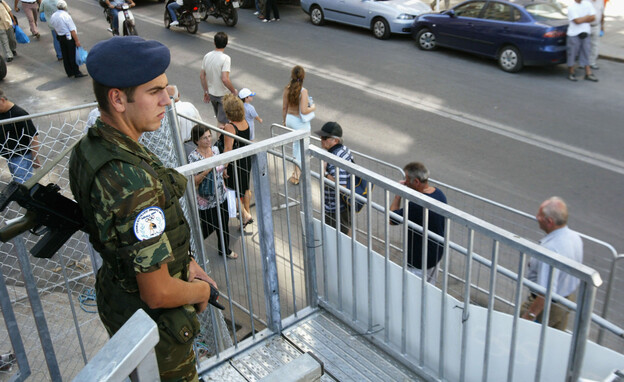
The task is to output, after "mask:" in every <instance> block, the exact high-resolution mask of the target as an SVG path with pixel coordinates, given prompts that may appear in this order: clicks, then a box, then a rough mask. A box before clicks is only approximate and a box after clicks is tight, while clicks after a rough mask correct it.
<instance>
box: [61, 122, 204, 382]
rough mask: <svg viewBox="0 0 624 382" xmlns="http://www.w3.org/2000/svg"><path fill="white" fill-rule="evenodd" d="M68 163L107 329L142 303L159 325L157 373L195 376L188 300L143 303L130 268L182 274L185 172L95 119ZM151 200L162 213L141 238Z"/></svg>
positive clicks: (194, 328)
mask: <svg viewBox="0 0 624 382" xmlns="http://www.w3.org/2000/svg"><path fill="white" fill-rule="evenodd" d="M69 170H70V186H71V190H72V193H73V194H74V197H75V198H76V201H77V202H78V204H79V205H80V208H81V210H82V213H83V216H84V217H85V221H86V224H87V229H88V232H89V237H90V241H91V243H92V244H93V247H94V248H95V249H96V250H97V251H99V252H100V253H101V254H102V258H103V261H104V264H103V266H102V267H101V268H100V270H99V272H98V274H97V281H96V291H97V304H98V311H99V315H100V318H101V320H102V323H103V324H104V326H105V327H106V330H107V331H108V333H109V335H111V336H112V335H113V334H114V333H115V332H117V331H118V330H119V328H120V327H121V326H122V325H123V324H124V323H125V322H126V321H127V320H128V319H129V318H130V316H131V315H132V314H133V313H134V312H136V310H138V309H139V308H140V309H143V310H145V311H146V312H147V313H148V314H149V315H150V316H151V317H152V318H153V319H154V321H156V323H157V324H158V328H159V335H160V341H159V342H158V345H156V356H157V359H158V367H159V370H160V376H161V378H162V380H171V381H196V380H197V371H196V369H195V353H194V351H193V348H192V345H193V338H194V337H195V335H196V334H197V333H198V332H199V322H198V321H197V315H196V313H195V309H194V308H193V306H191V305H185V306H182V307H179V308H174V309H150V308H149V307H148V306H147V304H145V303H144V302H143V301H142V300H141V298H140V296H139V288H138V284H137V280H136V274H137V273H143V272H152V271H155V270H157V269H159V268H160V266H161V264H165V263H166V264H167V267H168V270H169V274H170V275H171V277H175V278H179V279H182V280H185V281H187V280H188V266H189V262H190V256H189V238H190V231H189V227H188V223H187V222H186V219H185V218H184V214H183V212H182V209H181V207H180V203H179V201H178V199H179V198H180V197H181V196H182V195H183V194H184V189H185V187H186V184H187V180H186V178H185V177H184V176H182V175H181V174H180V173H178V172H177V171H175V170H173V169H169V168H165V167H164V166H163V165H162V163H161V162H160V160H159V159H158V158H157V157H156V156H155V155H154V154H152V153H151V152H150V151H149V150H147V149H146V148H145V147H143V146H142V145H141V144H139V143H137V142H135V141H134V140H132V139H131V138H130V137H128V136H126V135H125V134H122V133H121V132H119V131H117V130H116V129H115V128H113V127H112V126H110V125H107V124H105V123H104V122H102V121H101V120H100V119H98V120H97V122H96V124H95V126H94V127H93V128H91V129H89V132H88V133H87V135H86V136H85V137H84V138H83V139H82V140H81V141H80V143H79V144H78V145H77V146H76V148H75V149H74V151H73V152H72V156H71V159H70V165H69ZM154 207H157V208H159V209H160V210H161V211H162V213H164V221H162V220H160V221H158V220H154V221H155V222H156V223H154V224H151V223H150V225H148V226H145V225H143V226H142V227H148V228H149V230H155V232H154V236H153V237H148V238H144V237H142V239H143V240H140V239H139V237H141V235H140V234H139V233H137V226H138V224H139V223H140V222H139V219H140V217H141V216H144V215H143V212H144V211H146V209H147V210H150V211H152V210H155V211H157V210H156V209H155V208H154ZM157 214H158V212H157ZM141 221H143V220H141ZM138 222H139V223H138ZM159 225H160V226H159Z"/></svg>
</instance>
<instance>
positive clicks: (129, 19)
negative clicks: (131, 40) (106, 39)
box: [100, 0, 138, 36]
mask: <svg viewBox="0 0 624 382" xmlns="http://www.w3.org/2000/svg"><path fill="white" fill-rule="evenodd" d="M100 5H101V6H102V7H103V8H104V16H105V17H106V21H107V22H108V24H109V25H110V28H108V30H109V31H110V32H111V33H112V34H113V36H115V35H119V31H115V30H114V29H113V14H112V13H111V12H110V8H108V5H107V4H106V1H104V0H100ZM116 8H117V9H118V10H119V12H118V13H117V21H118V24H117V25H119V28H120V29H121V30H122V33H123V35H124V36H138V33H137V30H136V25H135V23H134V16H133V15H132V12H131V11H130V8H131V7H130V5H129V4H127V3H124V4H123V5H118V6H117V7H116Z"/></svg>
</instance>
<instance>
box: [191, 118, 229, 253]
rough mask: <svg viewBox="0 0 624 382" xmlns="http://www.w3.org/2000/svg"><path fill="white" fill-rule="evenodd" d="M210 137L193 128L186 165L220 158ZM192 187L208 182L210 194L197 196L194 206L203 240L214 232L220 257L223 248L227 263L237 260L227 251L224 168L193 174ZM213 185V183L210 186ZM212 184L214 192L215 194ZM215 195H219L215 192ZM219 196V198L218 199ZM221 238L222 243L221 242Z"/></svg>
mask: <svg viewBox="0 0 624 382" xmlns="http://www.w3.org/2000/svg"><path fill="white" fill-rule="evenodd" d="M211 138H212V136H211V133H210V130H209V129H208V128H207V127H205V126H201V125H195V126H193V128H192V129H191V139H192V140H193V142H194V143H195V144H196V145H197V148H196V149H195V150H193V152H191V153H190V154H189V156H188V161H189V163H192V162H197V161H199V160H202V159H206V158H210V157H212V156H213V155H217V154H219V149H218V148H217V146H213V145H212V139H211ZM194 181H195V187H200V185H201V184H202V182H208V184H209V190H208V191H209V192H208V194H204V195H203V196H200V195H199V191H198V194H197V206H198V208H199V220H200V225H201V230H202V234H203V235H204V239H206V238H207V237H208V236H210V234H211V233H213V232H214V231H215V230H217V233H218V235H217V237H218V239H219V248H218V250H219V256H223V248H225V250H226V253H227V257H228V258H229V259H236V258H238V254H236V252H232V250H231V249H230V229H229V227H228V220H229V219H230V217H229V214H228V204H227V193H226V190H225V185H224V182H223V166H218V167H216V168H210V169H207V170H205V171H202V172H200V173H199V174H196V175H195V177H194ZM211 181H212V182H211ZM215 184H216V188H217V190H215ZM217 191H218V192H217ZM217 196H218V198H217ZM219 214H221V224H222V227H223V229H222V230H221V231H220V232H219V231H218V230H219ZM221 234H223V241H222V240H221V236H222V235H221Z"/></svg>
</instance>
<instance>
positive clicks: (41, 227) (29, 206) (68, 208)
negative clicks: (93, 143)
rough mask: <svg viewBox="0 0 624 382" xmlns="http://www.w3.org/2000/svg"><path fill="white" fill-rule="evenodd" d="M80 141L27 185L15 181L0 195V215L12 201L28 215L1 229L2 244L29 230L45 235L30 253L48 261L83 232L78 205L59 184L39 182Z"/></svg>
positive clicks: (29, 180) (50, 163) (32, 178)
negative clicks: (67, 196) (78, 232)
mask: <svg viewBox="0 0 624 382" xmlns="http://www.w3.org/2000/svg"><path fill="white" fill-rule="evenodd" d="M77 142H78V141H76V142H75V143H74V144H72V145H70V146H69V147H67V148H66V149H65V150H64V151H63V152H62V153H61V154H60V155H59V156H58V157H57V158H55V159H54V160H53V161H51V162H49V163H47V164H46V165H45V167H44V168H42V169H41V170H40V171H37V173H36V174H35V175H33V176H32V177H31V178H30V179H28V180H27V181H26V182H25V183H24V184H20V183H18V182H16V181H14V180H13V181H11V183H9V184H8V185H7V186H6V187H5V189H4V190H3V191H2V194H0V212H1V211H4V209H5V208H6V207H7V206H8V205H9V203H10V202H12V201H15V202H17V203H18V204H19V205H20V206H22V207H23V208H25V209H26V214H24V216H21V217H19V218H16V219H12V220H9V221H7V225H6V226H4V227H2V228H0V241H2V242H4V243H6V242H7V241H9V240H11V239H13V238H14V237H15V236H17V235H19V234H21V233H22V232H26V231H28V230H30V232H31V233H33V234H35V235H38V236H41V235H43V238H42V239H41V240H39V241H38V242H37V244H35V246H34V247H33V248H32V249H31V250H30V253H31V254H32V255H33V256H35V257H38V258H45V259H49V258H51V257H52V256H54V254H55V253H56V251H58V250H59V249H60V248H61V247H62V246H63V244H65V242H66V241H67V240H69V238H70V237H71V236H72V235H73V234H74V232H76V231H78V230H83V228H84V222H83V219H82V214H81V212H80V207H78V203H76V202H75V201H73V200H71V199H68V198H66V197H65V196H63V195H61V194H60V193H59V191H60V187H59V186H58V185H56V184H54V183H49V184H48V185H47V186H43V185H41V184H40V183H38V182H39V180H40V179H41V178H42V177H43V176H44V175H46V174H47V173H48V172H49V171H50V170H51V169H52V167H54V166H55V165H56V164H57V163H58V162H59V161H60V160H61V159H63V157H65V155H67V153H69V151H70V150H71V149H72V148H73V147H74V145H75V144H76V143H77Z"/></svg>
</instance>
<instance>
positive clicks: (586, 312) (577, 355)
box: [566, 282, 596, 382]
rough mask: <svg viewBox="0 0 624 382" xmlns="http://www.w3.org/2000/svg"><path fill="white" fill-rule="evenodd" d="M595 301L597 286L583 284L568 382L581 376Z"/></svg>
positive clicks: (571, 348) (575, 323) (571, 346)
mask: <svg viewBox="0 0 624 382" xmlns="http://www.w3.org/2000/svg"><path fill="white" fill-rule="evenodd" d="M595 299H596V286H594V285H593V284H590V283H588V282H581V285H580V287H579V298H578V301H580V304H579V305H577V311H576V318H575V320H574V332H573V333H572V341H571V343H570V357H569V358H568V370H567V372H566V382H576V381H578V380H579V378H580V376H581V370H582V368H583V358H584V357H585V346H586V344H587V338H588V336H589V329H590V325H591V316H592V311H593V309H594V301H595Z"/></svg>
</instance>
